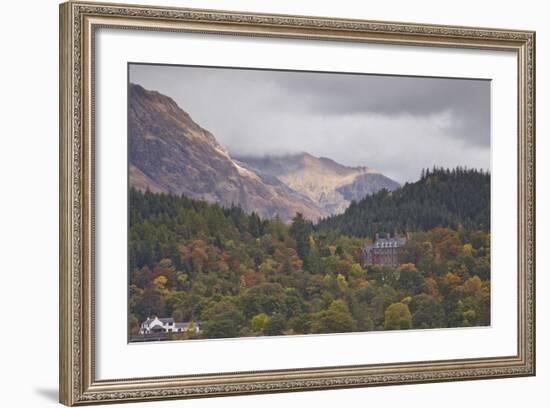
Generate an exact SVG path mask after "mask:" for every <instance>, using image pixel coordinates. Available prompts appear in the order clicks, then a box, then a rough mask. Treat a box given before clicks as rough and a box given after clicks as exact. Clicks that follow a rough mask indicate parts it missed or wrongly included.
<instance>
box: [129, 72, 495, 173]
mask: <svg viewBox="0 0 550 408" xmlns="http://www.w3.org/2000/svg"><path fill="white" fill-rule="evenodd" d="M129 79H130V81H131V82H133V83H137V84H140V85H142V86H143V87H144V88H146V89H150V90H156V91H159V92H160V93H162V94H165V95H168V96H170V97H171V98H173V99H174V100H175V101H176V102H177V103H178V105H179V106H180V107H181V108H182V109H183V110H185V111H187V112H188V113H189V114H190V115H191V117H192V118H193V119H194V120H195V122H197V123H198V124H199V125H200V126H202V127H203V128H205V129H208V130H209V131H211V132H212V133H213V134H214V136H215V137H216V139H217V140H218V141H219V142H220V143H221V144H222V145H224V146H225V147H226V148H227V149H228V150H229V152H230V153H231V154H232V155H234V156H243V155H247V156H250V155H252V156H264V155H280V154H288V153H299V152H308V153H311V154H313V155H314V156H319V157H328V158H331V159H333V160H335V161H337V162H339V163H341V164H345V165H349V166H368V167H373V168H375V169H377V170H379V171H381V172H382V173H383V174H385V175H387V176H389V177H391V178H393V179H395V180H396V181H399V182H401V183H403V182H405V181H414V180H417V179H418V178H419V175H420V171H421V169H422V168H423V167H424V168H425V167H432V166H434V165H436V166H445V167H455V166H457V165H461V166H468V167H475V168H482V169H489V168H490V138H491V136H490V86H491V85H490V81H487V80H465V79H445V78H419V77H395V76H379V75H365V74H360V75H357V74H355V75H354V74H339V73H311V72H286V71H265V70H243V69H226V68H202V67H182V66H159V65H135V64H132V65H131V66H130V78H129Z"/></svg>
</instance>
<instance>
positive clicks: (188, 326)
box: [139, 316, 202, 334]
mask: <svg viewBox="0 0 550 408" xmlns="http://www.w3.org/2000/svg"><path fill="white" fill-rule="evenodd" d="M201 325H202V323H201V322H183V323H178V322H175V321H174V319H173V318H171V317H163V318H160V319H159V318H158V317H157V316H154V317H148V318H147V320H145V321H144V322H143V323H141V326H140V328H139V334H151V333H183V332H188V331H191V330H194V331H195V333H199V332H200V331H201Z"/></svg>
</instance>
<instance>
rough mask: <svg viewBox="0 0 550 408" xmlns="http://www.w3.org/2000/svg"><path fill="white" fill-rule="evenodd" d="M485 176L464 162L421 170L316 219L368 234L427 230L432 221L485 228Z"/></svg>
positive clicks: (488, 199)
mask: <svg viewBox="0 0 550 408" xmlns="http://www.w3.org/2000/svg"><path fill="white" fill-rule="evenodd" d="M490 208H491V176H490V174H489V173H487V172H483V171H478V170H468V169H464V168H456V169H454V170H449V169H433V170H431V171H426V172H423V174H422V177H421V178H420V180H418V181H417V182H415V183H407V184H405V185H404V186H403V187H401V188H398V189H397V190H395V191H393V192H391V193H390V192H388V191H386V190H382V191H380V192H378V193H376V194H373V195H370V196H367V197H366V198H364V199H363V200H361V201H359V202H357V203H353V204H352V205H350V207H349V208H348V209H347V210H346V211H345V212H344V213H343V214H340V215H337V216H332V217H329V218H327V219H324V220H322V221H321V222H320V223H319V224H318V225H317V227H318V229H319V230H325V231H330V230H336V231H338V232H339V233H341V234H345V235H353V236H359V237H368V236H370V237H374V235H375V234H376V233H384V232H385V233H394V232H398V233H404V232H410V231H427V230H430V229H432V228H434V227H437V226H442V227H451V228H453V229H458V228H459V226H462V227H464V228H465V229H468V230H482V231H489V230H490V223H491V220H490V211H491V210H490Z"/></svg>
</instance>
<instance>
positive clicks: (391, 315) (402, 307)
mask: <svg viewBox="0 0 550 408" xmlns="http://www.w3.org/2000/svg"><path fill="white" fill-rule="evenodd" d="M384 317H385V320H384V329H385V330H404V329H410V328H411V326H412V316H411V312H410V310H409V307H408V306H407V305H406V304H404V303H401V302H399V303H392V304H391V305H389V306H388V308H387V309H386V311H385V313H384Z"/></svg>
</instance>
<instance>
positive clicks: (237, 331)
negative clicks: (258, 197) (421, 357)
mask: <svg viewBox="0 0 550 408" xmlns="http://www.w3.org/2000/svg"><path fill="white" fill-rule="evenodd" d="M489 186H490V175H489V174H488V173H485V172H482V171H477V170H467V169H462V168H457V169H454V170H447V169H432V170H424V171H423V172H422V176H421V178H420V180H419V181H417V182H415V183H409V184H406V185H405V186H403V187H402V188H400V189H398V190H396V191H394V192H392V193H389V192H387V191H385V190H384V191H381V192H379V193H377V194H374V195H372V196H368V197H366V198H365V199H364V200H362V201H360V202H357V203H352V205H351V206H350V207H349V208H348V210H347V211H346V212H345V213H343V214H341V215H338V216H334V217H330V218H328V219H325V220H322V221H321V222H320V223H318V224H316V225H314V224H313V223H311V222H310V221H308V220H306V219H305V218H304V217H303V216H302V215H301V214H299V213H298V214H296V216H295V217H294V219H293V220H292V223H291V224H289V225H286V224H285V223H283V222H282V221H281V220H280V219H279V218H277V217H275V218H273V219H261V218H260V217H259V216H258V215H257V214H255V213H251V214H246V213H245V212H244V211H243V210H242V209H240V208H239V207H235V206H234V207H231V208H224V207H222V206H220V205H217V204H212V203H207V202H205V201H200V200H194V199H190V198H188V197H185V196H179V197H178V196H173V195H167V194H156V193H152V192H149V191H145V192H142V191H138V190H135V189H131V190H130V191H129V200H130V207H129V252H128V268H129V305H128V307H129V333H130V334H133V335H135V334H137V332H138V330H139V325H140V323H141V322H142V321H144V320H145V319H146V318H147V317H150V316H159V317H173V318H174V319H175V321H178V322H201V331H200V332H198V333H197V332H184V333H177V334H176V333H174V334H171V338H173V339H194V338H226V337H245V336H263V335H268V336H273V335H291V334H310V333H342V332H354V331H373V330H402V329H429V328H443V327H466V326H484V325H489V324H490V232H489V231H490V228H489V208H490V205H489V204H490V197H489ZM376 233H392V234H394V233H398V234H407V237H408V239H407V242H406V244H405V246H404V247H403V250H402V253H401V259H400V265H399V266H398V267H395V268H391V267H381V266H368V267H364V263H363V254H362V251H361V248H362V247H363V246H364V245H366V244H369V243H372V240H373V238H374V236H375V234H376Z"/></svg>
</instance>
